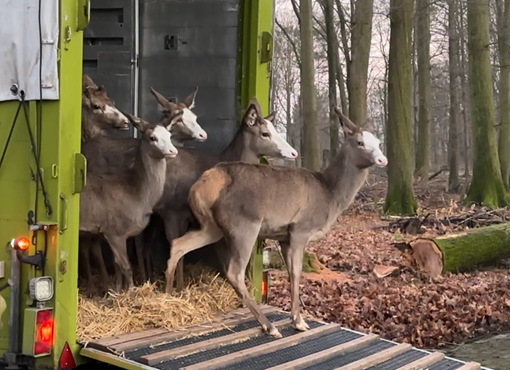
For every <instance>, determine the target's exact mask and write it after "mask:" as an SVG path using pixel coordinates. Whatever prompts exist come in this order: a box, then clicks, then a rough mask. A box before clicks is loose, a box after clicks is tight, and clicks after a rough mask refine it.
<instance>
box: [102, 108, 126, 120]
mask: <svg viewBox="0 0 510 370" xmlns="http://www.w3.org/2000/svg"><path fill="white" fill-rule="evenodd" d="M104 114H105V115H106V116H107V117H116V118H117V119H118V120H119V121H124V122H127V121H128V119H127V118H126V116H124V115H123V114H122V113H121V112H120V111H119V110H118V109H117V108H115V107H114V106H112V105H109V104H106V105H105V107H104Z"/></svg>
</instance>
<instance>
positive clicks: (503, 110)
mask: <svg viewBox="0 0 510 370" xmlns="http://www.w3.org/2000/svg"><path fill="white" fill-rule="evenodd" d="M496 6H497V27H498V51H499V116H500V126H499V145H498V149H499V150H498V151H499V161H500V166H501V177H502V179H503V184H504V185H505V187H506V188H507V189H509V180H510V0H496Z"/></svg>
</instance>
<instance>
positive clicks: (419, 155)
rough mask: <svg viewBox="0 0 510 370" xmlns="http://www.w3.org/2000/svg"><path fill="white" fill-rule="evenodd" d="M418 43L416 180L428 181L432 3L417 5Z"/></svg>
mask: <svg viewBox="0 0 510 370" xmlns="http://www.w3.org/2000/svg"><path fill="white" fill-rule="evenodd" d="M416 20H417V24H416V31H417V32H416V37H415V38H416V43H417V49H418V50H417V54H418V96H419V104H418V114H419V117H418V135H417V137H418V140H417V143H416V144H417V148H416V170H415V174H416V178H418V179H421V180H422V181H426V180H427V179H428V176H429V150H430V105H431V81H430V1H429V0H417V3H416Z"/></svg>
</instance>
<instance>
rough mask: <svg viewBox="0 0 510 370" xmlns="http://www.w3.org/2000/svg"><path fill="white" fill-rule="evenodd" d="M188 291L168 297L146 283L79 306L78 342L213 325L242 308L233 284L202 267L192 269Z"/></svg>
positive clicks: (82, 299)
mask: <svg viewBox="0 0 510 370" xmlns="http://www.w3.org/2000/svg"><path fill="white" fill-rule="evenodd" d="M188 270H189V274H188V275H190V276H189V278H188V279H189V280H188V285H187V288H186V289H184V290H183V291H182V292H180V293H178V294H174V295H168V294H165V293H164V291H163V284H162V283H161V282H159V283H145V284H144V285H142V286H137V287H133V288H131V289H130V290H129V291H127V292H123V293H113V292H110V293H108V294H107V295H106V296H105V297H101V298H87V296H85V295H83V294H81V293H80V295H79V302H78V341H79V342H80V343H86V342H89V341H92V340H94V339H99V338H104V337H110V336H113V335H118V334H125V333H130V332H135V331H141V330H148V329H157V328H164V329H169V330H170V329H175V328H179V327H182V326H184V325H195V324H200V323H204V322H211V321H213V319H214V318H215V317H217V316H218V315H220V314H223V313H226V312H228V311H230V310H232V309H235V308H237V307H239V306H240V300H239V299H238V297H237V295H236V293H235V292H234V290H233V289H232V287H231V286H230V284H229V283H228V282H227V281H225V280H224V279H222V278H221V277H219V276H218V275H217V274H214V273H212V271H211V270H208V269H204V268H203V267H200V266H189V268H188Z"/></svg>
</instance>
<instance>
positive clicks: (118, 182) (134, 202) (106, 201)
mask: <svg viewBox="0 0 510 370" xmlns="http://www.w3.org/2000/svg"><path fill="white" fill-rule="evenodd" d="M177 119H179V117H174V118H173V119H172V120H170V119H165V120H163V121H162V122H160V123H158V124H149V123H147V122H145V121H143V120H141V119H139V118H135V117H130V120H131V121H132V123H133V125H134V126H135V127H136V128H137V129H138V130H140V132H142V138H141V140H140V142H139V146H138V150H137V154H136V158H135V163H134V165H133V166H132V167H129V168H126V169H124V170H123V171H118V172H117V173H103V174H98V173H94V172H90V173H88V178H87V184H86V186H85V188H84V190H83V192H82V193H81V202H80V234H82V235H83V234H86V235H101V236H103V237H104V238H105V239H106V241H107V242H108V243H109V244H110V247H111V249H112V252H113V255H114V260H115V266H116V271H117V272H118V273H117V274H116V288H117V290H120V289H122V288H127V287H130V286H131V285H132V284H133V279H132V272H131V265H130V263H129V259H128V255H127V250H126V239H127V238H129V237H131V236H135V235H137V234H139V233H140V232H141V231H142V230H143V229H144V228H145V227H146V226H147V224H148V222H149V218H150V215H151V213H152V210H153V208H154V205H155V204H156V202H157V201H158V200H159V199H160V197H161V195H162V194H163V188H164V184H165V175H166V158H173V157H175V156H176V155H177V149H176V148H175V146H174V145H173V144H172V141H171V134H170V132H169V130H171V128H170V127H169V126H171V125H172V124H174V123H175V121H176V120H177ZM110 155H119V154H118V153H111V154H110ZM96 240H97V239H96ZM87 262H88V261H87ZM89 266H90V265H89ZM103 284H105V286H107V285H108V282H107V281H103Z"/></svg>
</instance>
